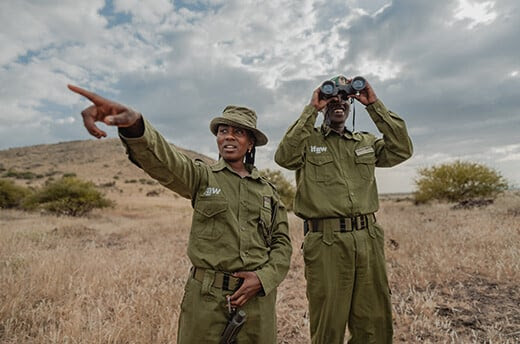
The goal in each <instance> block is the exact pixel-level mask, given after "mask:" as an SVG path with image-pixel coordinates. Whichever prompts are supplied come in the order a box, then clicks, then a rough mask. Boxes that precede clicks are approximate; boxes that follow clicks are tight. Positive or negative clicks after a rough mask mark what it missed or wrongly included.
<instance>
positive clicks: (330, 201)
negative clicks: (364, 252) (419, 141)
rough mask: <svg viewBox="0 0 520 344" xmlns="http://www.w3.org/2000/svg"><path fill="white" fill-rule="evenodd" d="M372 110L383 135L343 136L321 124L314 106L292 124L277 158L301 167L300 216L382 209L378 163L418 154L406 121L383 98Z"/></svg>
mask: <svg viewBox="0 0 520 344" xmlns="http://www.w3.org/2000/svg"><path fill="white" fill-rule="evenodd" d="M366 110H367V111H368V113H369V115H370V117H371V118H372V120H373V121H374V123H375V125H376V126H377V128H378V129H379V131H380V132H381V133H382V134H383V137H382V138H379V139H378V138H376V137H375V136H374V135H372V134H370V133H367V132H355V133H351V132H349V131H347V130H345V132H344V133H343V135H340V134H338V133H337V132H335V131H333V130H331V129H330V128H329V127H327V126H326V125H322V126H321V128H315V127H314V124H315V122H316V118H317V115H318V111H317V110H316V108H314V106H310V105H308V106H306V107H305V108H304V110H303V113H302V114H301V116H300V118H299V119H298V120H297V121H296V122H295V123H294V124H293V125H292V126H291V127H289V129H288V131H287V132H286V134H285V136H284V137H283V139H282V141H281V142H280V144H279V146H278V149H277V151H276V154H275V161H276V162H277V163H278V164H279V165H280V166H282V167H285V168H287V169H290V170H296V185H297V190H296V196H295V200H294V212H295V213H296V214H297V215H298V216H300V217H302V218H304V219H310V218H331V217H350V216H355V215H360V214H369V213H374V212H376V211H377V210H378V208H379V200H378V194H377V186H376V180H375V178H374V167H376V166H377V167H390V166H394V165H397V164H398V163H400V162H402V161H405V160H406V159H408V158H409V157H410V156H411V155H412V142H411V140H410V137H409V136H408V132H407V130H406V125H405V123H404V121H403V120H402V119H401V118H400V117H399V116H398V115H397V114H395V113H393V112H391V111H389V110H388V109H387V108H386V107H385V105H384V104H383V103H382V102H381V101H379V100H378V101H376V102H375V103H373V104H370V105H368V106H367V107H366Z"/></svg>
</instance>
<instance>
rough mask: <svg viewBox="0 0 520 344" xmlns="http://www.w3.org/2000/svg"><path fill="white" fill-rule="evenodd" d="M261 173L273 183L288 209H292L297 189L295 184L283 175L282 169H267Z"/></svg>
mask: <svg viewBox="0 0 520 344" xmlns="http://www.w3.org/2000/svg"><path fill="white" fill-rule="evenodd" d="M260 175H261V176H262V177H264V178H266V179H267V180H269V181H270V182H271V183H273V185H274V186H275V187H276V191H278V195H280V198H281V199H282V202H283V204H284V205H285V206H286V207H287V210H292V208H293V202H294V195H295V193H296V190H295V188H294V186H293V184H292V183H291V182H289V181H288V180H287V178H285V177H284V176H283V174H282V171H279V170H277V171H273V170H270V169H265V170H261V171H260Z"/></svg>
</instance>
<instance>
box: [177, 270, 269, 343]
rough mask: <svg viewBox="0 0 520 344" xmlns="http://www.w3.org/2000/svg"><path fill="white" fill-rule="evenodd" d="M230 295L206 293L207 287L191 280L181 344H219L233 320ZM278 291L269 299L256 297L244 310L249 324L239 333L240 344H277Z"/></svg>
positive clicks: (183, 309)
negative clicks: (229, 305)
mask: <svg viewBox="0 0 520 344" xmlns="http://www.w3.org/2000/svg"><path fill="white" fill-rule="evenodd" d="M231 294H232V292H230V291H223V290H222V289H218V288H213V287H212V288H210V289H209V290H207V291H204V288H203V283H201V282H199V281H197V280H195V279H193V278H191V277H190V278H189V279H188V281H187V282H186V287H185V292H184V298H183V300H182V304H181V314H180V317H179V333H178V341H177V342H178V343H179V344H201V343H204V344H206V343H208V344H211V343H215V344H217V343H219V342H220V336H221V335H222V332H223V331H224V329H225V327H226V324H227V322H228V320H229V317H230V316H229V312H228V309H227V303H226V296H227V295H231ZM275 303H276V290H275V291H273V292H272V293H270V294H269V295H267V296H256V297H254V298H252V299H251V300H249V301H248V302H247V303H246V304H245V305H244V307H242V308H241V309H242V310H244V311H245V312H246V314H247V318H246V322H245V324H244V325H243V327H242V329H241V330H240V332H239V333H238V336H237V343H238V344H242V343H249V344H274V343H276V312H275Z"/></svg>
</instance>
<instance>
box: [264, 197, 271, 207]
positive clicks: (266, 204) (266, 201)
mask: <svg viewBox="0 0 520 344" xmlns="http://www.w3.org/2000/svg"><path fill="white" fill-rule="evenodd" d="M264 208H267V209H271V197H269V196H264Z"/></svg>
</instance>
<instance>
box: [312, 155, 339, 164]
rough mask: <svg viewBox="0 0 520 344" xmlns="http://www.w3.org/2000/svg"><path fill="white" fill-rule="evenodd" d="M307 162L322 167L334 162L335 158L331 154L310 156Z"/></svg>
mask: <svg viewBox="0 0 520 344" xmlns="http://www.w3.org/2000/svg"><path fill="white" fill-rule="evenodd" d="M307 160H308V161H309V162H310V163H312V164H314V165H318V166H321V165H325V164H327V163H329V162H332V160H333V158H332V155H330V154H309V155H307Z"/></svg>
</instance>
